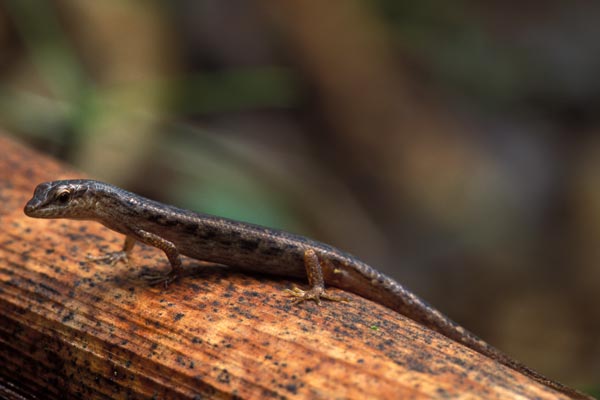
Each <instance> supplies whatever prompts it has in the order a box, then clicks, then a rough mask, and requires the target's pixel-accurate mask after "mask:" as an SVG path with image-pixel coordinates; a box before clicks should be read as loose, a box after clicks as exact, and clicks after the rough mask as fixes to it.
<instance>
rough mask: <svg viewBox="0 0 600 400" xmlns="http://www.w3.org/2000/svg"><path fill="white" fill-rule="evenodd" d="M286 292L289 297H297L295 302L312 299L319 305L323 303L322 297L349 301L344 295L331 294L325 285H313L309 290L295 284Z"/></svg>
mask: <svg viewBox="0 0 600 400" xmlns="http://www.w3.org/2000/svg"><path fill="white" fill-rule="evenodd" d="M285 293H286V295H287V296H288V297H295V298H296V299H295V300H294V304H298V303H302V302H303V301H307V300H312V301H314V302H315V303H317V304H318V305H321V299H326V300H331V301H349V299H348V298H346V297H344V296H338V295H335V294H330V293H329V292H327V291H326V290H325V288H323V287H319V286H316V287H313V288H310V289H309V290H302V289H300V288H299V287H297V286H294V287H293V288H292V289H286V290H285Z"/></svg>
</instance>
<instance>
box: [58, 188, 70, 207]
mask: <svg viewBox="0 0 600 400" xmlns="http://www.w3.org/2000/svg"><path fill="white" fill-rule="evenodd" d="M70 197H71V192H69V191H68V190H63V191H61V192H59V193H57V194H56V201H58V202H59V203H60V204H66V203H67V202H68V201H69V198H70Z"/></svg>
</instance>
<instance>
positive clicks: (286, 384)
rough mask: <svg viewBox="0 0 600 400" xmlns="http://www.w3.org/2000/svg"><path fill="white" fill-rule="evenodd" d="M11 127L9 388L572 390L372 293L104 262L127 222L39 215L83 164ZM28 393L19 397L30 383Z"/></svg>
mask: <svg viewBox="0 0 600 400" xmlns="http://www.w3.org/2000/svg"><path fill="white" fill-rule="evenodd" d="M81 176H82V175H81V174H78V173H75V172H73V171H71V170H69V169H67V168H65V167H64V166H63V165H61V164H59V163H57V162H56V161H54V160H52V159H50V158H48V157H45V156H43V155H41V154H39V153H37V152H34V151H32V150H30V149H28V148H26V147H25V146H23V145H20V144H17V143H15V142H14V141H12V140H10V139H8V138H6V137H2V136H0V227H1V228H0V229H1V230H0V311H1V313H0V366H1V368H0V393H7V392H8V391H10V392H11V393H15V396H17V395H20V396H23V397H24V398H33V397H44V398H64V397H65V396H67V397H85V398H86V399H101V398H117V399H120V398H132V399H138V398H139V399H142V398H161V399H163V398H165V399H166V398H231V397H238V398H293V399H300V398H311V399H312V398H327V399H330V398H371V399H373V398H382V399H392V398H415V399H420V398H449V397H452V398H464V399H475V398H486V399H514V398H538V399H560V398H566V397H564V396H562V395H561V394H559V393H556V392H554V391H552V390H550V389H547V388H545V387H543V386H542V385H540V384H538V383H536V382H533V381H531V380H529V379H528V378H526V377H524V376H522V375H520V374H518V373H516V372H514V371H512V370H510V369H508V368H506V367H504V366H502V365H499V364H497V363H495V362H494V361H492V360H489V359H487V358H485V357H483V356H481V355H479V354H478V353H475V352H473V351H470V350H469V349H467V348H465V347H462V346H460V345H458V344H456V343H454V342H452V341H450V340H448V339H446V338H444V337H442V336H440V335H438V334H435V333H433V332H431V331H429V330H427V329H425V328H423V327H421V326H420V325H418V324H416V323H414V322H412V321H411V320H409V319H407V318H405V317H403V316H401V315H399V314H397V313H395V312H393V311H391V310H388V309H386V308H384V307H382V306H379V305H377V304H374V303H373V302H370V301H368V300H365V299H362V298H360V297H357V296H352V301H351V302H349V303H331V302H324V303H323V305H322V306H320V307H319V306H317V305H315V304H313V303H309V304H301V305H293V304H292V303H291V301H290V299H288V298H286V297H285V296H283V294H282V291H283V290H284V289H285V288H289V287H291V286H292V285H293V284H298V285H303V284H304V283H303V282H289V281H285V280H280V279H274V278H272V277H267V276H249V275H244V274H242V273H240V272H238V271H236V270H234V269H230V268H224V267H219V266H206V265H203V264H202V263H200V262H198V261H195V260H191V259H185V260H184V267H185V268H186V269H187V270H188V271H189V272H190V274H191V275H190V276H187V277H185V278H183V279H181V280H179V281H177V282H175V283H173V284H171V285H170V286H169V288H168V289H164V288H163V287H156V286H148V285H147V284H146V283H145V282H144V281H143V280H141V279H139V274H140V272H141V271H142V270H144V269H147V270H154V269H166V268H167V261H166V259H165V257H164V255H163V254H162V253H160V252H159V251H157V250H155V249H150V248H148V247H143V246H140V247H139V248H137V249H136V251H135V252H134V255H133V257H132V260H131V265H129V266H128V265H125V264H118V265H115V266H114V267H110V266H108V265H105V264H99V263H95V262H89V261H88V260H87V259H86V255H87V254H92V255H99V254H101V253H102V251H106V250H108V249H110V250H113V249H118V248H120V246H121V245H122V241H123V238H122V236H120V235H118V234H116V233H114V232H111V231H109V230H107V229H106V228H104V227H102V226H101V225H99V224H96V223H91V222H82V221H68V220H36V219H30V218H27V217H26V216H25V215H24V214H23V211H22V209H23V206H24V204H25V202H26V201H27V200H28V199H29V197H30V196H31V194H32V192H33V188H34V187H35V185H36V184H38V183H40V182H42V181H47V180H54V179H60V178H73V177H81ZM14 398H16V397H14Z"/></svg>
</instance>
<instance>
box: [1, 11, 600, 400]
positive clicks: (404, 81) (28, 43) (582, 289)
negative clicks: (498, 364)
mask: <svg viewBox="0 0 600 400" xmlns="http://www.w3.org/2000/svg"><path fill="white" fill-rule="evenodd" d="M599 20H600V3H599V2H590V1H583V0H578V1H569V2H564V1H532V0H526V1H520V2H512V1H508V2H507V1H498V0H488V1H467V0H457V1H453V2H445V1H442V0H425V1H420V2H401V1H396V0H371V1H366V0H365V1H357V0H348V1H343V2H329V1H321V2H317V1H313V2H307V1H299V0H290V1H278V0H260V1H249V2H248V1H241V0H232V1H227V2H222V1H216V0H206V1H192V0H187V1H186V0H181V1H97V2H87V1H74V0H57V1H49V2H42V1H30V0H12V1H11V0H5V1H3V2H1V3H0V129H2V131H3V133H2V134H5V135H11V136H13V137H18V138H19V140H21V141H24V142H27V143H29V144H30V145H32V146H35V147H37V148H38V149H40V150H41V151H43V152H45V153H48V154H51V155H53V156H55V157H58V158H60V159H62V160H65V161H66V162H67V163H69V164H72V165H74V166H75V167H76V168H77V169H79V170H81V171H84V172H85V173H87V174H89V175H90V176H92V177H95V178H98V179H102V180H105V181H109V182H111V183H114V184H117V185H120V186H123V187H126V188H128V189H131V190H134V191H137V192H139V193H142V194H144V195H146V196H150V197H152V198H156V199H159V200H162V201H166V202H169V203H174V204H177V205H179V206H183V207H186V208H191V209H195V210H199V211H204V212H208V213H214V214H218V215H222V216H228V217H231V218H236V219H241V220H245V221H251V222H255V223H259V224H264V225H269V226H273V227H279V228H283V229H286V230H291V231H294V232H297V233H302V234H306V235H308V236H311V237H313V238H316V239H319V240H321V241H325V242H328V243H331V244H333V245H336V246H338V247H340V248H342V249H344V250H347V251H349V252H351V253H353V254H355V255H357V256H359V257H360V258H362V259H363V260H365V261H367V262H368V263H370V264H371V265H373V266H375V267H377V268H378V269H380V270H382V271H385V272H386V273H388V274H390V275H391V276H393V277H395V278H396V279H398V280H399V281H400V282H402V283H405V284H406V285H407V286H408V287H409V288H411V289H413V290H414V291H415V292H417V293H419V294H420V295H421V296H422V297H424V298H426V299H427V300H428V301H430V302H431V303H433V304H434V305H435V306H436V307H437V308H439V309H441V310H442V311H444V312H445V313H447V314H448V315H450V316H451V317H452V318H453V319H455V320H457V321H458V322H460V323H461V324H462V325H464V326H466V327H468V328H469V329H470V330H472V331H474V332H476V333H477V334H479V335H480V336H482V337H484V338H485V339H486V340H488V341H489V342H491V343H492V344H494V345H495V346H496V347H499V348H501V349H502V350H504V351H506V352H507V353H509V354H511V355H513V356H514V357H515V358H517V359H519V360H521V361H523V362H525V363H526V364H528V365H530V366H532V367H534V368H535V369H537V370H539V371H541V372H543V373H545V374H547V375H548V376H550V377H552V378H555V379H558V380H561V381H563V382H565V383H568V384H570V385H573V386H577V387H579V388H581V389H584V390H587V391H591V392H592V393H595V394H596V395H600V340H599V338H600V300H599V298H600V296H599V292H600V112H599V111H600V24H599V23H598V21H599ZM0 151H2V149H0ZM36 183H38V182H32V189H33V187H34V185H35V184H36Z"/></svg>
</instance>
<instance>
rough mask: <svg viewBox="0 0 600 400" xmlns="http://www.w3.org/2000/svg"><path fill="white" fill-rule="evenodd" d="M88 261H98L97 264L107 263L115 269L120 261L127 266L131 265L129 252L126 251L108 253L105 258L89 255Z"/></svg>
mask: <svg viewBox="0 0 600 400" xmlns="http://www.w3.org/2000/svg"><path fill="white" fill-rule="evenodd" d="M86 258H87V259H88V260H91V261H97V262H105V263H106V264H109V265H110V266H111V267H113V266H114V265H115V264H116V263H118V262H119V261H123V262H125V264H129V258H128V257H127V252H125V251H115V252H112V253H107V254H105V255H103V256H92V255H91V254H88V255H87V256H86Z"/></svg>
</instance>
